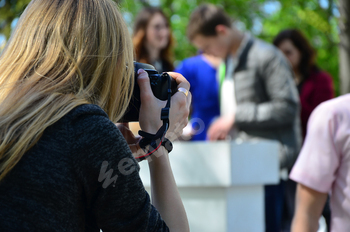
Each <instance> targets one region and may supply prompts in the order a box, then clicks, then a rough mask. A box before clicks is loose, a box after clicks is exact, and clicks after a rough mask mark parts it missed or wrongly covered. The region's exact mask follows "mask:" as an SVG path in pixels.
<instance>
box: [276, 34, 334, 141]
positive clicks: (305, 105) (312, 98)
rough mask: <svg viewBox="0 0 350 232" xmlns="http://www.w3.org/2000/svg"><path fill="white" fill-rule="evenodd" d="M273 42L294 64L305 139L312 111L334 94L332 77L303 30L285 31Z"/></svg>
mask: <svg viewBox="0 0 350 232" xmlns="http://www.w3.org/2000/svg"><path fill="white" fill-rule="evenodd" d="M273 44H274V45H275V46H276V47H278V48H279V49H280V50H281V51H282V52H283V53H284V54H285V56H286V57H287V58H288V60H289V62H290V64H291V65H292V68H293V71H294V80H295V83H296V85H297V88H298V91H299V96H300V104H301V125H302V133H303V138H305V135H306V131H307V130H306V126H307V121H308V119H309V117H310V114H311V112H312V111H313V110H314V109H315V108H316V106H317V105H319V104H320V103H321V102H324V101H326V100H329V99H331V98H333V97H334V90H333V83H332V77H331V76H330V75H329V74H328V73H326V72H325V71H322V70H321V69H320V68H319V67H318V66H317V65H316V52H315V50H314V49H313V48H312V47H311V45H310V43H309V42H308V40H307V39H306V38H305V36H304V35H303V34H302V33H301V32H300V31H298V30H296V29H287V30H284V31H281V32H280V33H279V34H278V35H277V36H276V37H275V39H274V40H273Z"/></svg>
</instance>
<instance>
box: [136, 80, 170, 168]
mask: <svg viewBox="0 0 350 232" xmlns="http://www.w3.org/2000/svg"><path fill="white" fill-rule="evenodd" d="M166 75H167V78H168V99H167V103H166V105H165V107H164V108H162V111H161V114H160V119H161V120H162V121H163V125H162V126H161V127H160V128H159V130H158V131H157V133H155V134H150V133H147V132H145V131H141V130H140V131H139V135H140V136H142V139H141V140H140V142H139V145H140V147H141V148H142V149H143V150H145V149H146V146H148V145H149V146H150V148H149V150H147V152H146V154H145V155H142V156H139V157H136V160H137V161H138V162H140V161H142V160H144V159H146V158H147V157H149V156H151V155H152V154H153V153H154V152H156V151H157V150H158V149H159V148H160V146H161V145H162V143H163V142H164V139H165V134H166V132H167V131H168V128H169V123H170V122H169V112H170V101H171V80H170V76H169V74H166ZM152 149H153V150H152Z"/></svg>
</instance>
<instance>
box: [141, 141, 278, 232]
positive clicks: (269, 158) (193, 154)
mask: <svg viewBox="0 0 350 232" xmlns="http://www.w3.org/2000/svg"><path fill="white" fill-rule="evenodd" d="M278 153H279V144H278V143H277V142H273V141H266V140H263V141H261V140H259V141H255V142H243V143H237V142H235V141H232V142H228V141H225V142H215V143H209V142H176V143H174V150H173V151H172V152H171V153H170V162H171V166H172V169H173V172H174V176H175V180H176V182H177V185H178V189H179V191H180V194H181V198H182V200H183V203H184V206H185V209H186V213H187V216H188V219H189V223H190V228H191V231H192V232H229V231H230V232H231V231H237V232H263V231H264V228H265V226H264V185H265V184H277V183H278V182H279V163H278ZM140 166H141V171H140V176H141V178H142V181H143V183H144V185H145V187H146V189H147V191H149V189H150V178H149V169H148V164H147V162H146V161H143V162H141V163H140ZM149 192H150V191H149Z"/></svg>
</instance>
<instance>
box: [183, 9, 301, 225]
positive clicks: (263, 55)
mask: <svg viewBox="0 0 350 232" xmlns="http://www.w3.org/2000/svg"><path fill="white" fill-rule="evenodd" d="M187 35H188V38H189V39H190V41H191V42H192V43H193V44H194V45H195V46H196V47H197V49H199V50H202V51H203V52H205V53H207V54H210V55H214V56H217V57H221V58H222V59H225V63H226V66H225V67H226V74H225V77H224V80H223V81H221V80H220V83H222V84H220V86H219V88H220V105H221V109H220V110H221V116H220V118H218V119H217V120H216V121H215V122H213V123H212V124H211V126H210V128H209V130H208V138H209V139H210V140H211V141H216V140H223V139H226V138H228V137H230V138H232V136H236V137H237V136H238V137H248V138H249V137H253V138H262V139H271V140H277V141H278V142H280V144H281V152H280V167H281V169H285V168H291V166H292V165H293V164H294V161H295V159H296V157H297V154H298V152H299V149H300V145H301V133H300V122H299V120H300V119H299V98H298V93H297V89H296V87H295V84H294V82H293V71H292V70H291V67H290V65H289V63H288V61H287V60H286V58H285V57H284V55H283V54H282V53H281V52H280V51H279V50H278V49H277V48H276V47H275V46H273V45H270V44H267V43H265V42H263V41H261V40H258V39H255V38H253V37H252V36H251V35H250V34H248V33H242V32H240V31H238V30H237V28H236V27H235V26H234V25H232V23H231V19H230V18H229V17H228V16H227V15H226V13H225V12H224V11H223V10H222V9H220V8H218V7H216V6H214V5H209V4H205V5H201V6H199V7H198V8H197V9H196V10H194V12H193V13H192V15H191V17H190V21H189V24H188V27H187ZM235 134H236V135H235ZM283 193H284V181H281V182H280V183H279V184H278V185H267V186H265V224H266V231H279V230H280V229H281V214H282V207H283Z"/></svg>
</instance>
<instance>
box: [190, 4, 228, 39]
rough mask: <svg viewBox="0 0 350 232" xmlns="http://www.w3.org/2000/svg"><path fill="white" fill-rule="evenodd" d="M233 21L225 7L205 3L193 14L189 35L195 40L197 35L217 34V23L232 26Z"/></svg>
mask: <svg viewBox="0 0 350 232" xmlns="http://www.w3.org/2000/svg"><path fill="white" fill-rule="evenodd" d="M231 23H232V20H231V18H230V17H229V16H228V15H227V14H226V13H225V11H224V10H223V9H221V8H219V7H217V6H215V5H212V4H203V5H200V6H199V7H197V9H195V10H194V11H193V12H192V14H191V17H190V21H189V23H188V26H187V37H188V38H189V40H193V39H194V37H195V36H196V35H203V36H215V35H216V34H217V33H216V26H217V25H224V26H227V27H231Z"/></svg>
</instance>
